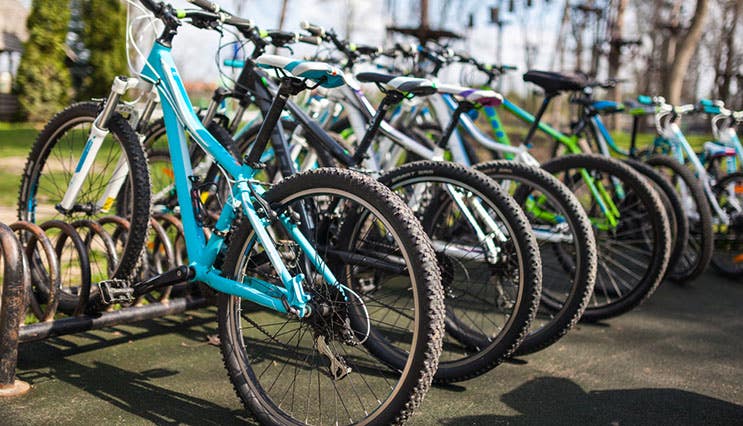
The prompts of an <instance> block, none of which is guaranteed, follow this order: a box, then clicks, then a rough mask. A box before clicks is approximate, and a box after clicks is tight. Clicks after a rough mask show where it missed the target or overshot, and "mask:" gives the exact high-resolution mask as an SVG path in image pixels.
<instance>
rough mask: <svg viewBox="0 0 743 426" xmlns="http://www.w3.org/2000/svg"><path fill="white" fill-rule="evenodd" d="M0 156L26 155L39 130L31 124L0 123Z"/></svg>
mask: <svg viewBox="0 0 743 426" xmlns="http://www.w3.org/2000/svg"><path fill="white" fill-rule="evenodd" d="M0 125H2V126H0V156H2V157H15V156H22V157H24V158H25V157H26V156H28V154H29V152H31V146H32V145H33V143H34V140H36V135H38V134H39V131H38V130H36V129H35V128H34V127H33V126H31V125H29V124H26V125H19V124H16V123H0Z"/></svg>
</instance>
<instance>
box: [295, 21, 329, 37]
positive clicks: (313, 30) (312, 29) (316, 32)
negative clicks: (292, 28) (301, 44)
mask: <svg viewBox="0 0 743 426" xmlns="http://www.w3.org/2000/svg"><path fill="white" fill-rule="evenodd" d="M299 26H300V27H301V28H302V29H303V30H305V31H307V32H308V33H310V34H312V35H313V36H315V37H320V38H324V37H325V30H324V29H323V27H321V26H318V25H313V24H310V23H309V22H307V21H302V22H301V23H300V24H299Z"/></svg>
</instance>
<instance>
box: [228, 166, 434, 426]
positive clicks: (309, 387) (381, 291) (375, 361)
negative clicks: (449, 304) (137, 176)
mask: <svg viewBox="0 0 743 426" xmlns="http://www.w3.org/2000/svg"><path fill="white" fill-rule="evenodd" d="M264 197H265V199H266V201H268V202H269V203H270V205H271V206H272V208H273V209H275V211H276V212H277V213H286V212H288V211H289V209H291V210H292V211H294V212H297V211H306V212H308V214H309V217H310V218H312V222H313V224H312V225H311V228H312V229H311V230H310V231H309V232H308V231H305V234H306V236H307V237H308V238H309V239H310V241H311V243H312V244H313V246H314V247H315V248H316V250H317V252H318V254H319V255H320V256H321V257H322V258H323V259H326V261H327V262H328V264H329V266H331V268H332V270H333V272H334V275H335V277H336V278H338V280H339V282H340V284H342V285H343V286H345V287H343V288H345V290H344V294H346V295H347V298H346V299H344V298H343V297H342V296H341V292H340V291H339V290H338V287H336V286H333V285H330V284H328V282H327V281H326V280H325V279H324V278H323V277H322V276H320V275H318V274H317V273H316V271H315V270H314V268H310V267H308V266H307V265H308V259H306V256H305V255H304V252H303V251H302V250H301V249H299V247H298V246H297V244H296V243H294V241H293V239H291V238H289V237H288V236H287V235H286V232H285V230H284V228H283V227H281V226H275V225H274V226H270V227H269V233H270V234H271V237H272V238H273V239H274V242H275V243H276V246H277V248H278V249H279V254H280V255H281V257H282V259H283V260H284V262H285V263H286V264H287V266H288V267H289V269H290V272H291V273H292V275H297V274H299V273H302V274H304V277H305V279H304V281H303V287H304V290H305V291H306V292H307V293H308V294H310V295H311V296H312V303H313V305H312V306H313V314H311V315H310V316H309V317H308V318H304V319H297V318H296V317H292V316H287V315H283V314H279V313H277V312H275V311H272V310H267V309H263V308H261V307H259V306H257V305H255V304H253V303H251V302H249V301H247V300H243V299H240V298H238V297H234V296H229V295H226V294H222V295H221V296H220V300H219V333H220V339H221V347H222V355H223V358H224V362H225V365H226V367H227V371H228V374H229V377H230V380H231V381H232V383H233V385H234V387H235V390H236V392H237V394H238V396H239V397H240V399H241V400H242V401H243V403H244V405H245V406H246V408H247V409H248V410H249V411H251V412H252V413H253V415H254V416H255V417H256V418H257V419H258V420H259V421H260V422H261V423H263V424H274V425H286V424H305V423H308V424H318V425H321V424H332V425H336V424H347V423H357V422H359V423H368V424H379V425H387V424H398V423H403V422H405V421H406V420H407V419H408V418H409V416H410V415H411V413H412V412H413V410H415V408H416V407H417V406H418V405H419V404H420V402H421V400H422V398H423V396H424V395H425V393H426V391H427V390H428V388H429V386H430V384H431V380H432V378H433V374H434V372H435V371H436V366H437V363H438V357H439V354H440V351H441V337H442V334H443V331H444V326H443V316H444V307H443V303H442V289H441V281H440V275H439V271H438V268H437V267H436V263H435V262H436V258H435V255H434V252H433V249H432V248H431V245H430V242H429V240H428V238H426V236H425V233H424V232H423V230H422V229H421V227H420V224H419V223H418V221H416V219H415V217H414V216H413V215H412V213H411V212H410V210H409V209H407V208H406V207H405V205H404V204H403V203H402V201H401V200H400V199H399V198H398V197H396V196H395V195H394V194H393V193H392V192H391V191H390V190H389V189H387V188H384V187H383V186H382V185H381V184H379V183H378V182H376V181H374V180H373V179H371V178H368V177H365V176H362V175H360V174H358V173H354V172H351V171H348V170H337V169H318V170H314V171H311V172H307V173H302V174H298V175H294V176H291V177H289V178H287V179H284V180H283V181H281V182H280V183H278V184H277V185H275V186H273V187H272V188H271V189H270V190H269V191H267V192H266V193H265V195H264ZM351 213H353V214H352V215H350V216H349V214H351ZM349 217H354V218H360V219H361V220H360V221H356V222H354V223H352V224H351V228H352V229H353V232H352V233H344V232H342V230H343V229H344V228H345V229H348V228H347V227H345V226H344V225H345V222H346V221H347V219H348V218H349ZM300 226H305V225H300ZM306 226H310V225H309V224H306ZM222 270H223V271H224V273H225V275H226V276H228V277H230V278H233V279H236V280H238V281H243V280H244V279H246V278H247V277H251V278H253V279H259V280H262V281H263V282H264V283H265V284H263V285H269V286H271V285H277V286H283V284H282V283H281V281H279V280H278V279H277V277H276V274H275V272H274V270H273V268H272V267H271V265H270V263H269V262H268V261H267V256H266V254H265V252H264V251H263V250H262V248H261V247H259V245H257V244H256V243H255V239H254V238H253V232H252V229H251V227H250V226H249V224H248V223H247V222H244V223H242V224H241V225H239V227H238V228H237V229H236V230H235V231H233V232H232V235H231V236H230V241H229V247H228V249H227V253H226V255H225V259H224V264H223V268H222ZM380 352H391V353H394V354H395V357H396V358H395V359H398V360H401V363H400V365H397V363H395V365H389V363H386V362H383V361H380V359H379V353H380ZM331 366H334V367H336V368H331Z"/></svg>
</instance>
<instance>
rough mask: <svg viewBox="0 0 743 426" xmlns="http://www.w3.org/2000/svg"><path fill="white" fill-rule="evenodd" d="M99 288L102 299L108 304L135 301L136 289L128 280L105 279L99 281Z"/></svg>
mask: <svg viewBox="0 0 743 426" xmlns="http://www.w3.org/2000/svg"><path fill="white" fill-rule="evenodd" d="M98 288H99V289H100V290H101V300H102V301H103V303H105V304H107V305H112V304H114V303H129V302H133V301H134V289H133V288H132V287H131V286H130V285H129V282H128V281H126V280H121V279H111V280H103V281H100V282H99V283H98Z"/></svg>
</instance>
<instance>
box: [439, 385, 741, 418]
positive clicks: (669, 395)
mask: <svg viewBox="0 0 743 426" xmlns="http://www.w3.org/2000/svg"><path fill="white" fill-rule="evenodd" d="M500 400H501V401H502V402H504V403H505V404H506V405H508V406H509V407H511V408H513V409H514V410H516V411H518V412H519V413H521V414H519V415H515V416H499V415H495V414H493V415H477V416H462V417H451V418H444V419H441V421H440V423H441V424H443V425H450V426H458V425H494V424H510V425H536V424H551V425H555V424H563V425H575V424H596V425H625V424H627V425H630V424H654V425H661V424H669V425H671V424H672V425H678V424H729V425H732V424H741V423H742V422H743V406H740V405H736V404H732V403H729V402H726V401H723V400H720V399H716V398H711V397H708V396H704V395H700V394H698V393H694V392H688V391H684V390H679V389H623V390H601V391H591V392H585V391H584V390H583V389H582V388H581V387H580V386H579V385H578V384H576V383H575V382H573V381H571V380H569V379H562V378H555V377H539V378H536V379H533V380H530V381H528V382H526V383H524V384H522V385H521V386H519V387H517V388H516V389H514V390H512V391H510V392H508V393H505V394H503V395H502V396H501V397H500Z"/></svg>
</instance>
